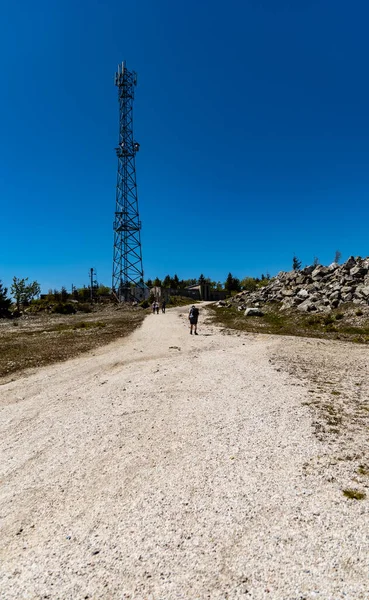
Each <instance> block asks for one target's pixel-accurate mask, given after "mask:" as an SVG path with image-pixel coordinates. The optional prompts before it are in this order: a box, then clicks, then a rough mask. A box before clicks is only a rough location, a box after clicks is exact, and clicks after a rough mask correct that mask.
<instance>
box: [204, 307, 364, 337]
mask: <svg viewBox="0 0 369 600" xmlns="http://www.w3.org/2000/svg"><path fill="white" fill-rule="evenodd" d="M261 310H262V312H263V313H264V315H263V316H260V317H254V316H252V317H251V316H250V317H245V316H244V311H243V310H242V311H238V310H237V308H236V307H234V306H231V307H229V308H228V307H217V306H216V305H215V304H211V305H209V312H210V314H211V316H212V320H213V322H214V323H215V324H217V325H219V326H220V327H222V326H223V327H225V328H227V329H230V330H236V331H248V332H250V333H269V334H276V335H293V336H301V337H316V338H325V339H333V340H344V341H350V342H356V343H361V344H367V343H369V307H360V308H358V307H357V306H355V305H351V304H347V305H342V306H340V307H339V309H337V310H336V311H332V313H329V314H328V315H327V314H311V313H308V314H303V313H300V312H297V311H293V310H283V311H280V310H279V305H278V304H268V305H267V304H265V305H263V306H262V307H261Z"/></svg>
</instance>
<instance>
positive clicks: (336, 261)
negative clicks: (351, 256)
mask: <svg viewBox="0 0 369 600" xmlns="http://www.w3.org/2000/svg"><path fill="white" fill-rule="evenodd" d="M341 258H342V254H341V252H340V251H339V250H336V252H335V255H334V262H335V263H337V264H338V263H339V262H340V260H341Z"/></svg>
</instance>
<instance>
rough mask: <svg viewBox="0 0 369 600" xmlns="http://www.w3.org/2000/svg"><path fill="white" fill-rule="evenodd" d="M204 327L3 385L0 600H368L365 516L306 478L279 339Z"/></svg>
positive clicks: (299, 422) (147, 331) (151, 323)
mask: <svg viewBox="0 0 369 600" xmlns="http://www.w3.org/2000/svg"><path fill="white" fill-rule="evenodd" d="M205 312H206V309H205V308H204V307H203V308H202V310H201V315H200V323H199V325H200V326H199V335H198V336H197V337H195V336H190V335H189V329H188V322H187V320H186V309H185V308H184V309H180V308H176V309H171V310H169V311H167V313H166V314H165V315H162V314H160V315H150V316H148V317H147V319H146V320H145V321H144V323H143V325H142V327H141V328H140V329H138V330H136V331H135V332H134V333H133V334H132V335H131V336H130V337H129V338H125V339H122V340H121V341H117V342H114V343H112V344H110V345H109V346H106V347H104V348H100V349H99V350H97V351H94V352H93V353H90V354H87V355H83V356H81V357H79V358H77V359H74V360H70V361H68V362H66V363H63V364H58V365H53V366H51V367H47V368H42V369H39V370H37V371H36V372H33V373H31V374H28V375H27V376H22V377H20V378H19V379H17V380H16V381H13V382H10V383H5V384H3V385H1V386H0V459H1V461H0V526H1V531H0V598H1V599H2V600H13V599H17V600H18V599H32V600H33V599H42V598H50V599H53V600H54V599H59V600H64V599H68V600H69V599H70V600H80V599H87V598H89V599H94V600H101V599H104V600H105V599H106V600H116V599H117V600H118V599H119V600H123V599H128V598H130V599H134V600H148V599H154V600H160V599H163V600H171V599H177V598H183V599H203V598H204V599H205V598H210V599H213V598H214V599H225V598H229V599H238V598H246V599H249V598H250V599H255V600H259V599H264V598H270V599H272V600H279V599H283V600H303V599H309V598H320V599H321V600H338V599H341V598H342V599H345V600H360V599H363V600H367V599H368V598H369V585H368V560H367V559H368V500H367V499H364V500H361V501H355V500H350V499H348V498H345V497H344V496H343V494H342V489H340V486H339V485H335V484H334V483H332V481H330V477H329V473H328V472H327V473H324V472H323V473H322V472H321V471H317V472H314V470H310V471H309V472H308V473H307V472H306V468H305V467H306V465H307V464H312V462H311V461H312V460H316V459H317V458H319V456H320V455H322V454H324V453H326V452H327V451H328V450H329V448H328V445H327V443H326V442H324V441H320V440H319V439H318V438H317V436H316V435H315V434H314V429H313V427H312V414H311V412H310V408H309V407H308V406H307V405H305V404H304V402H305V401H306V400H307V398H308V396H309V394H308V388H307V384H305V383H304V382H303V381H298V380H297V379H296V378H295V377H294V376H293V375H290V374H288V373H287V372H286V371H284V370H283V369H277V368H276V366H273V363H272V362H271V360H270V359H271V356H276V355H278V348H281V347H282V346H281V345H282V344H283V348H284V351H285V349H286V346H288V344H289V343H290V341H289V339H288V338H280V337H274V336H262V335H258V336H256V335H248V334H234V335H224V334H223V333H222V331H221V330H220V329H219V328H216V327H214V326H212V325H211V324H204V320H205ZM293 345H294V346H293V347H294V349H296V345H298V341H296V339H295V340H293ZM294 353H295V350H294Z"/></svg>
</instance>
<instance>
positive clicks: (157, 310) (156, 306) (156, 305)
mask: <svg viewBox="0 0 369 600" xmlns="http://www.w3.org/2000/svg"><path fill="white" fill-rule="evenodd" d="M155 308H156V314H157V315H158V314H159V302H156V304H155Z"/></svg>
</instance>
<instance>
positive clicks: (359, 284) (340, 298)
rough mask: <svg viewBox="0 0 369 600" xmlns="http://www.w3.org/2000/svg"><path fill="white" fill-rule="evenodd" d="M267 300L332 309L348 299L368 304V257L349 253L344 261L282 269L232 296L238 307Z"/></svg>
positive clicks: (283, 305) (304, 307) (300, 307)
mask: <svg viewBox="0 0 369 600" xmlns="http://www.w3.org/2000/svg"><path fill="white" fill-rule="evenodd" d="M266 302H278V303H281V310H283V309H287V308H296V309H297V310H300V311H305V312H311V311H317V312H329V311H331V310H332V309H334V308H337V307H338V306H340V305H341V304H344V303H346V302H353V303H354V304H359V305H360V304H366V305H368V304H369V257H368V258H364V259H362V258H360V257H356V258H354V257H353V256H350V258H349V259H348V260H347V261H346V262H345V263H344V264H343V265H338V264H337V263H332V264H331V265H329V266H328V267H323V266H322V265H316V266H315V265H314V266H310V267H305V269H302V270H301V271H289V272H284V271H281V272H280V273H278V275H277V276H276V277H275V278H274V279H273V280H272V281H271V282H270V283H269V284H268V285H267V286H265V287H263V288H260V289H258V290H257V291H255V292H246V291H244V292H240V293H239V294H237V296H234V297H233V298H232V300H231V303H232V304H236V305H237V306H238V308H239V310H245V309H246V308H247V307H259V306H260V305H261V304H263V303H266Z"/></svg>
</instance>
